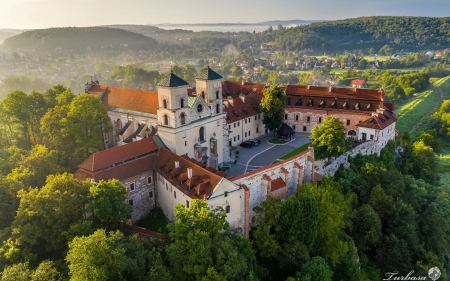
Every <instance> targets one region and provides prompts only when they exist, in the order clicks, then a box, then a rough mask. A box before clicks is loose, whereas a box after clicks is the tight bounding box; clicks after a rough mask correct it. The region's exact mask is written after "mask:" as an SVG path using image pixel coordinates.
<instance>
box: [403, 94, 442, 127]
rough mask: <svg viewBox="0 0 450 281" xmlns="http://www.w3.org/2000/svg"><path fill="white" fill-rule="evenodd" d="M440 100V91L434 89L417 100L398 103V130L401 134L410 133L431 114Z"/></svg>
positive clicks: (416, 98) (418, 96)
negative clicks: (421, 120)
mask: <svg viewBox="0 0 450 281" xmlns="http://www.w3.org/2000/svg"><path fill="white" fill-rule="evenodd" d="M439 99H440V96H439V91H438V90H435V89H433V90H427V91H425V92H422V93H420V94H419V95H417V96H416V97H415V98H412V99H409V100H407V101H402V102H398V103H396V104H395V107H396V108H395V113H396V114H397V117H398V121H397V125H396V127H397V130H398V131H399V132H400V133H403V132H405V131H410V130H411V129H412V128H413V127H414V125H416V124H417V123H418V122H419V121H420V119H422V118H423V117H424V116H425V115H427V114H429V113H430V111H431V110H432V109H433V108H434V106H435V105H436V103H437V102H438V101H439Z"/></svg>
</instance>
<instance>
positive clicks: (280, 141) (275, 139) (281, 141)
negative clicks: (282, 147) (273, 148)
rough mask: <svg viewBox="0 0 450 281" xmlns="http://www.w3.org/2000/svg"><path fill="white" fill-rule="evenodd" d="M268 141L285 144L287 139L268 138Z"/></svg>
mask: <svg viewBox="0 0 450 281" xmlns="http://www.w3.org/2000/svg"><path fill="white" fill-rule="evenodd" d="M269 143H272V144H285V143H287V141H284V140H279V139H278V138H273V139H271V140H269Z"/></svg>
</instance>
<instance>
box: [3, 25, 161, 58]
mask: <svg viewBox="0 0 450 281" xmlns="http://www.w3.org/2000/svg"><path fill="white" fill-rule="evenodd" d="M157 46H158V43H157V42H156V40H154V39H153V38H149V37H146V36H144V35H142V34H137V33H133V32H129V31H126V30H123V29H116V28H107V27H64V28H50V29H38V30H31V31H26V32H23V33H21V34H18V35H15V36H13V37H9V38H7V39H6V40H5V41H4V43H3V44H2V45H0V49H1V50H3V51H9V52H12V51H16V50H17V49H19V48H20V49H24V50H27V51H40V52H52V51H54V50H55V49H56V48H61V50H74V51H80V50H86V49H89V48H90V49H91V50H94V51H95V50H101V49H102V48H111V49H119V48H125V47H126V48H131V49H152V48H156V47H157Z"/></svg>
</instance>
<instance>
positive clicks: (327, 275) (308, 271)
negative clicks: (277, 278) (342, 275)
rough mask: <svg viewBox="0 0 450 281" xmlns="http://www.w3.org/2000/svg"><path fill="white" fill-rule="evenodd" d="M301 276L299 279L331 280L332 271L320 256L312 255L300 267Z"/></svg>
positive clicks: (310, 280)
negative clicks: (312, 256)
mask: <svg viewBox="0 0 450 281" xmlns="http://www.w3.org/2000/svg"><path fill="white" fill-rule="evenodd" d="M301 276H302V277H303V278H302V279H301V280H308V281H331V277H332V276H333V272H332V271H331V269H330V267H329V266H328V264H327V262H326V261H325V259H323V258H322V257H314V258H312V259H311V260H310V261H309V262H308V263H307V264H305V266H304V267H303V268H302V271H301ZM297 280H299V279H297Z"/></svg>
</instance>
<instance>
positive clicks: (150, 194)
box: [148, 191, 153, 199]
mask: <svg viewBox="0 0 450 281" xmlns="http://www.w3.org/2000/svg"><path fill="white" fill-rule="evenodd" d="M148 197H149V198H150V199H151V198H153V191H150V192H149V193H148Z"/></svg>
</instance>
